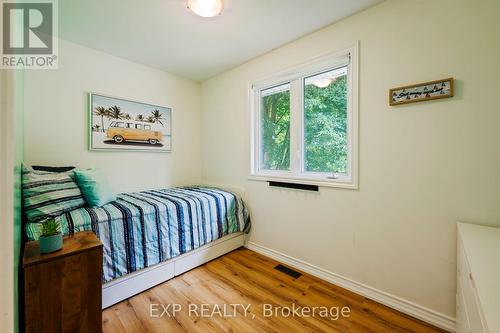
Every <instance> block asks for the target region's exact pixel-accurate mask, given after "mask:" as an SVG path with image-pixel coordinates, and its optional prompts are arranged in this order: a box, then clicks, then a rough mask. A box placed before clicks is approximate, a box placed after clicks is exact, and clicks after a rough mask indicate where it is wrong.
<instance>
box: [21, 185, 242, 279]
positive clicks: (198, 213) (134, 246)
mask: <svg viewBox="0 0 500 333" xmlns="http://www.w3.org/2000/svg"><path fill="white" fill-rule="evenodd" d="M56 220H58V221H59V222H60V224H61V228H62V230H63V232H64V234H66V235H67V234H70V233H72V232H78V231H84V230H92V231H94V232H95V233H96V235H97V237H99V239H100V240H101V241H102V243H103V245H104V248H103V251H104V258H103V266H104V267H103V281H104V282H108V281H111V280H113V279H116V278H118V277H120V276H123V275H126V274H128V273H131V272H134V271H137V270H140V269H142V268H145V267H148V266H152V265H155V264H158V263H160V262H162V261H166V260H168V259H170V258H173V257H176V256H178V255H181V254H183V253H186V252H189V251H191V250H193V249H196V248H198V247H200V246H203V245H205V244H207V243H210V242H212V241H214V240H216V239H219V238H221V237H223V236H225V235H228V234H231V233H234V232H240V231H244V232H248V231H249V229H250V220H249V215H248V211H247V209H246V207H245V205H244V203H243V201H242V200H241V199H240V198H239V197H238V196H236V195H235V194H233V193H230V192H226V191H223V190H221V189H217V188H207V187H183V188H171V189H166V190H157V191H144V192H137V193H124V194H120V195H118V196H117V200H116V201H114V202H111V203H109V204H106V205H105V206H103V207H100V208H88V207H84V208H80V209H76V210H73V211H71V212H68V213H65V214H63V215H61V216H59V217H58V218H57V219H56ZM26 231H27V234H28V238H30V239H36V238H38V233H39V223H29V224H27V225H26Z"/></svg>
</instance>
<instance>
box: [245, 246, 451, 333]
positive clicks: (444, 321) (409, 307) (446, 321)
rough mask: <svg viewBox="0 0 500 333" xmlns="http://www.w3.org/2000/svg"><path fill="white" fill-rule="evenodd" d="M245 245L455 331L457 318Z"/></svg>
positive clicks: (261, 248) (273, 251)
mask: <svg viewBox="0 0 500 333" xmlns="http://www.w3.org/2000/svg"><path fill="white" fill-rule="evenodd" d="M245 247H246V248H248V249H249V250H252V251H255V252H258V253H260V254H263V255H265V256H267V257H270V258H272V259H274V260H277V261H280V262H282V263H284V264H287V265H290V266H291V267H294V268H297V269H300V270H301V271H303V272H306V273H308V274H311V275H314V276H316V277H318V278H320V279H322V280H325V281H328V282H330V283H333V284H335V285H337V286H339V287H342V288H345V289H347V290H350V291H352V292H354V293H356V294H358V295H361V296H364V297H366V298H369V299H371V300H374V301H376V302H379V303H381V304H384V305H386V306H388V307H390V308H393V309H395V310H398V311H400V312H402V313H405V314H407V315H409V316H412V317H414V318H417V319H420V320H422V321H424V322H426V323H429V324H431V325H434V326H436V327H439V328H441V329H444V330H446V331H448V332H455V319H454V318H452V317H449V316H447V315H444V314H442V313H439V312H436V311H434V310H431V309H428V308H425V307H423V306H421V305H418V304H415V303H413V302H411V301H408V300H405V299H403V298H400V297H397V296H394V295H391V294H389V293H387V292H384V291H382V290H378V289H376V288H373V287H370V286H367V285H365V284H363V283H360V282H356V281H354V280H351V279H348V278H346V277H343V276H341V275H339V274H335V273H333V272H330V271H327V270H325V269H323V268H320V267H317V266H314V265H311V264H309V263H307V262H304V261H302V260H299V259H296V258H293V257H290V256H288V255H286V254H283V253H281V252H278V251H275V250H272V249H269V248H267V247H265V246H262V245H259V244H256V243H254V242H247V243H246V244H245Z"/></svg>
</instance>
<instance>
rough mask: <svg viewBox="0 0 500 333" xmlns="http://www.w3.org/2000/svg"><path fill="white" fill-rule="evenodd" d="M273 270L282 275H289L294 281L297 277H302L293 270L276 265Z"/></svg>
mask: <svg viewBox="0 0 500 333" xmlns="http://www.w3.org/2000/svg"><path fill="white" fill-rule="evenodd" d="M274 269H276V270H278V271H280V272H282V273H285V274H286V275H290V276H291V277H293V278H294V279H298V278H299V277H301V276H302V273H299V272H297V271H294V270H293V269H291V268H288V267H286V266H283V265H281V264H280V265H278V266H276V267H274Z"/></svg>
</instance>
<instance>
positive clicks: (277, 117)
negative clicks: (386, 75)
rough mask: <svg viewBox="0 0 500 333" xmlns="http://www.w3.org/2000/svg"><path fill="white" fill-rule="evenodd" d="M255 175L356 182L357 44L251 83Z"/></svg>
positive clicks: (339, 184) (297, 180)
mask: <svg viewBox="0 0 500 333" xmlns="http://www.w3.org/2000/svg"><path fill="white" fill-rule="evenodd" d="M251 95H252V99H251V100H252V103H251V104H252V105H251V109H252V149H251V152H252V154H251V155H252V156H251V160H252V161H251V175H250V178H251V179H256V180H281V181H288V182H295V183H307V184H316V185H324V186H335V187H345V188H356V187H357V113H358V112H357V46H354V47H352V48H351V49H349V50H346V51H344V52H340V53H337V54H335V55H330V56H327V57H323V58H321V59H318V60H315V61H312V62H310V63H307V64H305V65H302V66H299V67H297V68H295V69H293V70H291V71H289V72H287V73H285V74H282V75H276V77H275V78H274V79H271V80H266V81H264V82H259V83H256V84H254V85H252V88H251Z"/></svg>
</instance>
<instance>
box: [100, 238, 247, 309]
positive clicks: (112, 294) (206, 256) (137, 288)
mask: <svg viewBox="0 0 500 333" xmlns="http://www.w3.org/2000/svg"><path fill="white" fill-rule="evenodd" d="M244 243H245V235H244V234H243V233H242V232H238V233H233V234H230V235H227V236H224V237H222V238H220V239H218V240H216V241H213V242H211V243H208V244H206V245H204V246H202V247H199V248H197V249H194V250H192V251H189V252H187V253H184V254H183V255H180V256H178V257H175V258H172V259H170V260H168V261H164V262H162V263H159V264H157V265H154V266H151V267H148V268H145V269H141V270H140V271H137V272H133V273H131V274H128V275H126V276H123V277H121V278H118V279H115V280H113V281H110V282H108V283H106V284H104V285H103V286H102V308H103V309H105V308H107V307H110V306H111V305H113V304H116V303H118V302H121V301H123V300H124V299H127V298H129V297H131V296H133V295H136V294H138V293H140V292H142V291H144V290H146V289H149V288H151V287H154V286H156V285H158V284H160V283H162V282H165V281H167V280H170V279H171V278H173V277H174V276H177V275H180V274H182V273H184V272H187V271H189V270H190V269H193V268H195V267H197V266H200V265H203V264H204V263H206V262H209V261H210V260H213V259H215V258H217V257H220V256H222V255H224V254H226V253H228V252H231V251H233V250H236V249H237V248H239V247H241V246H243V245H244Z"/></svg>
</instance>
